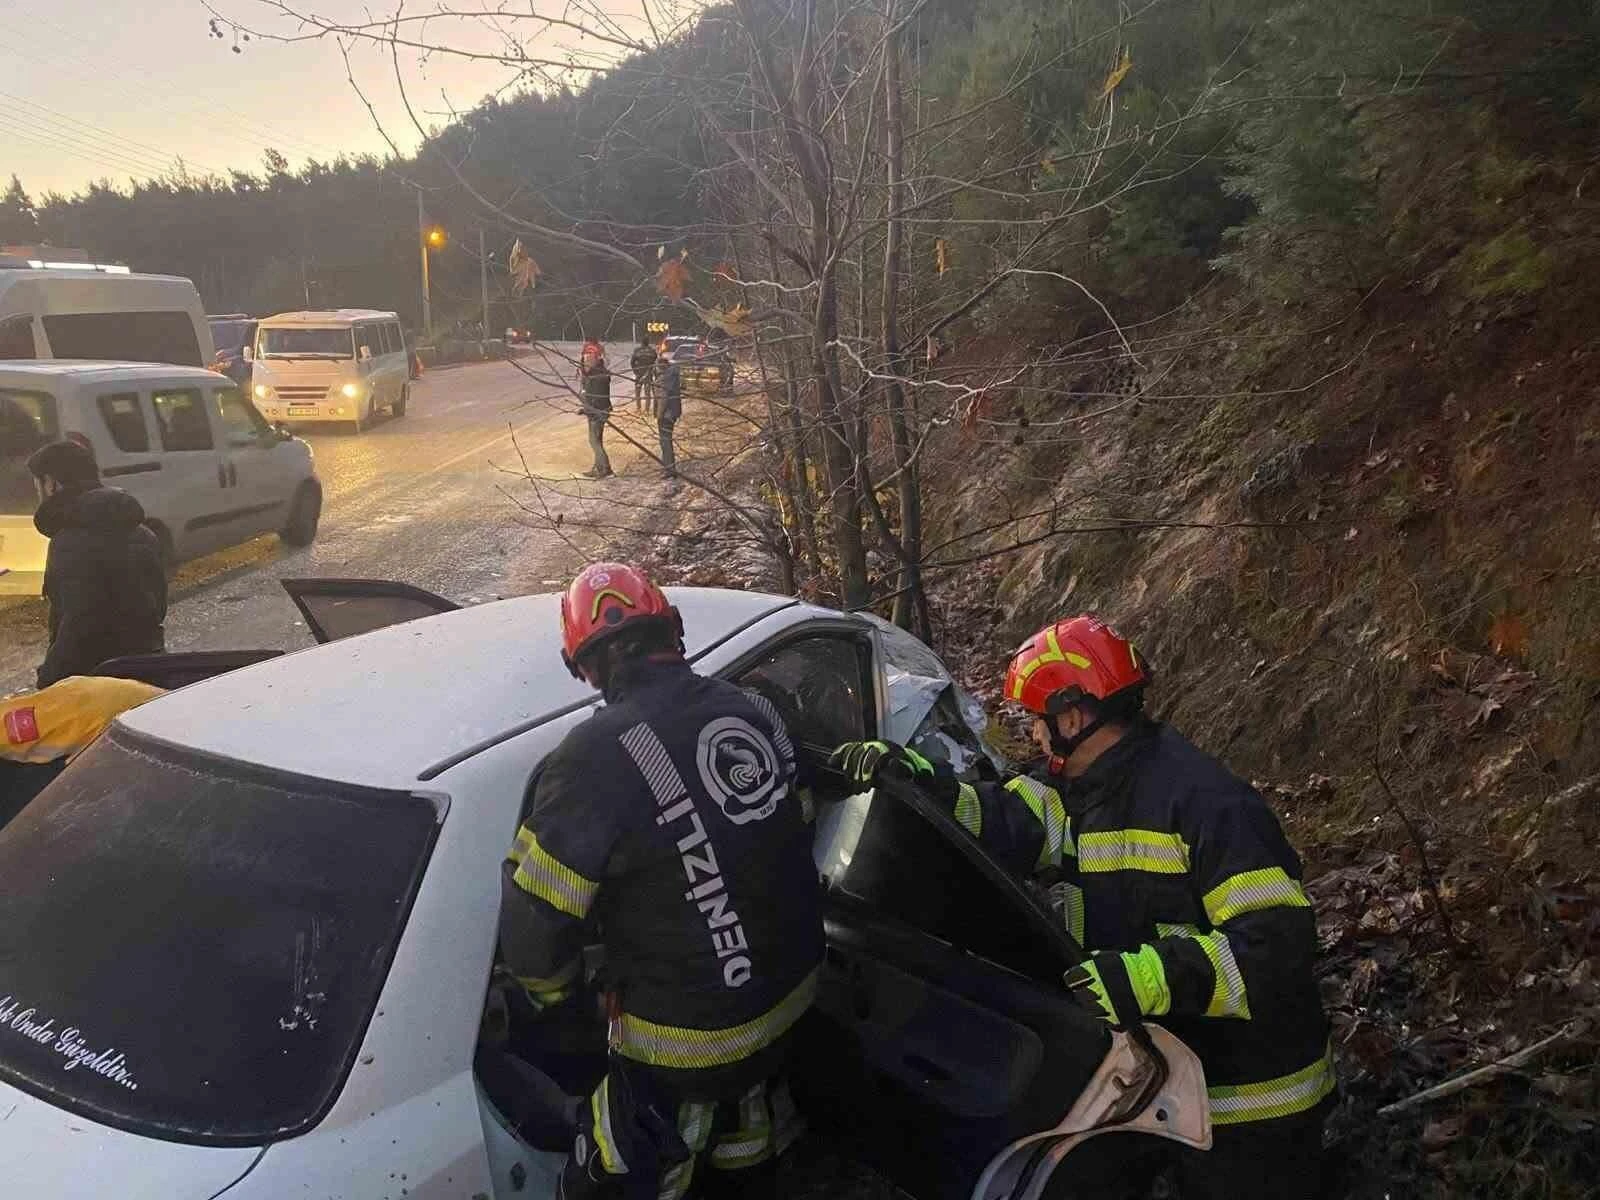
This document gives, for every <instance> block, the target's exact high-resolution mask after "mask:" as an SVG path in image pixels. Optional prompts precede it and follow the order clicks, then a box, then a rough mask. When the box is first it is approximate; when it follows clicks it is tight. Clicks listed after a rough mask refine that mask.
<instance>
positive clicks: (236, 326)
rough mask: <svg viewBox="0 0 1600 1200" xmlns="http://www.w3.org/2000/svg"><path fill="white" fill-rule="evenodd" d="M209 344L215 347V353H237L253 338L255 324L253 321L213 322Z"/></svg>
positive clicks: (225, 320) (224, 320)
mask: <svg viewBox="0 0 1600 1200" xmlns="http://www.w3.org/2000/svg"><path fill="white" fill-rule="evenodd" d="M210 324H211V343H212V345H213V346H215V347H216V350H217V353H218V354H222V353H224V352H226V353H229V354H234V353H237V352H238V351H239V350H241V349H242V348H243V347H245V346H247V345H249V344H250V342H251V340H252V339H253V338H254V337H255V333H256V323H255V322H254V321H240V320H238V319H233V320H227V319H223V320H214V321H212V322H211V323H210Z"/></svg>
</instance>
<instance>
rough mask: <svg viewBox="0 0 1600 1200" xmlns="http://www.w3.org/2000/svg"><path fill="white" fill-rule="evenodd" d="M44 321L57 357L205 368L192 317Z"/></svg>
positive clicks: (115, 315) (60, 316)
mask: <svg viewBox="0 0 1600 1200" xmlns="http://www.w3.org/2000/svg"><path fill="white" fill-rule="evenodd" d="M40 319H41V320H42V321H43V322H44V335H45V337H46V338H48V339H49V340H50V353H51V355H52V356H53V357H55V358H95V359H113V360H117V361H120V362H154V363H177V364H179V365H180V366H185V367H200V366H204V365H205V364H204V363H202V362H201V361H200V341H199V339H198V338H197V337H196V336H195V331H194V321H193V319H192V318H191V317H190V316H189V314H188V313H186V312H104V313H55V314H53V315H50V316H45V317H42V318H40Z"/></svg>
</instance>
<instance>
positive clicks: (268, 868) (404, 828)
mask: <svg viewBox="0 0 1600 1200" xmlns="http://www.w3.org/2000/svg"><path fill="white" fill-rule="evenodd" d="M438 819H439V818H438V810H437V808H436V806H435V805H434V804H433V802H431V801H429V800H427V799H425V798H422V797H418V796H413V795H410V794H407V793H404V792H390V791H380V790H378V789H372V788H361V787H357V786H355V785H351V784H342V783H341V784H335V783H326V782H322V781H319V780H314V779H306V778H303V777H300V776H293V775H284V774H282V773H279V772H271V771H266V770H263V769H261V768H254V767H248V766H245V765H243V764H240V763H236V762H232V761H230V760H224V759H215V758H210V757H208V756H205V755H201V754H197V753H194V752H190V751H177V750H172V749H166V748H162V747H160V746H158V745H154V744H150V743H146V742H144V741H142V740H140V739H138V738H136V737H135V736H134V735H132V734H130V733H128V732H127V731H126V730H116V729H114V730H113V731H112V732H111V733H109V734H107V735H106V736H104V737H102V738H101V739H100V740H99V741H98V742H96V743H95V745H94V746H92V747H91V748H90V749H89V750H87V751H85V752H84V753H83V755H82V756H80V757H79V758H78V759H77V760H76V761H75V762H73V764H72V765H71V766H69V767H68V768H67V770H66V771H65V772H64V773H63V774H62V775H61V776H60V777H59V778H57V779H56V780H55V781H54V782H53V783H52V784H51V785H50V786H49V787H47V788H45V790H44V791H43V792H41V793H40V794H39V796H38V798H37V799H35V800H34V801H33V802H32V803H30V804H29V805H28V806H27V807H26V808H25V809H23V811H22V812H21V814H20V815H19V816H17V817H16V819H15V820H13V821H12V822H11V823H10V824H9V825H7V826H6V827H5V829H4V830H3V831H0V879H3V880H5V886H4V887H3V888H0V1014H4V1019H3V1020H0V1080H4V1081H5V1082H6V1083H9V1084H11V1085H13V1086H15V1087H18V1088H20V1089H22V1090H23V1091H27V1092H30V1093H32V1094H33V1095H35V1096H38V1097H40V1098H41V1099H44V1100H46V1101H47V1102H49V1103H51V1104H53V1105H55V1106H57V1107H59V1108H64V1109H67V1110H68V1111H71V1112H75V1113H79V1114H81V1115H83V1116H86V1117H89V1118H91V1119H93V1120H96V1121H100V1122H103V1123H105V1124H109V1125H113V1126H116V1127H119V1128H123V1129H128V1130H132V1131H133V1132H136V1133H142V1134H146V1135H153V1136H157V1137H161V1138H165V1139H168V1140H172V1141H179V1142H189V1143H196V1144H233V1145H259V1144H261V1143H264V1142H272V1141H277V1140H280V1139H284V1138H289V1137H293V1136H295V1135H297V1134H299V1133H301V1132H303V1131H304V1130H306V1129H308V1128H310V1127H311V1126H312V1125H314V1124H315V1123H316V1122H317V1121H318V1120H320V1119H321V1118H322V1115H323V1114H324V1113H325V1112H326V1111H327V1109H328V1108H329V1107H330V1106H331V1105H332V1103H333V1101H334V1099H335V1098H336V1097H337V1095H338V1092H339V1089H340V1087H341V1086H342V1084H343V1080H344V1077H345V1076H346V1074H347V1073H348V1072H349V1070H350V1066H351V1063H352V1061H353V1060H354V1057H355V1054H356V1051H357V1049H358V1048H359V1045H360V1041H361V1037H362V1034H363V1031H364V1030H365V1029H366V1027H367V1023H368V1021H369V1020H370V1019H371V1016H372V1012H373V1009H374V1007H375V1005H376V1003H377V999H378V995H379V993H380V991H381V990H382V987H383V982H384V979H385V977H386V976H387V974H388V970H389V963H390V960H391V958H392V956H393V953H394V949H395V946H396V944H397V943H398V941H399V939H400V935H401V932H402V930H403V929H404V927H405V922H406V919H407V916H408V914H409V911H410V906H411V901H412V899H413V897H414V896H415V894H416V890H417V887H418V885H419V883H420V882H421V879H422V875H423V871H424V869H425V866H426V863H427V860H428V855H429V853H430V851H431V849H432V845H433V839H434V834H435V831H436V829H437V827H438ZM86 831H92V834H87V833H86ZM353 847H359V854H358V855H355V856H353V854H352V848H353Z"/></svg>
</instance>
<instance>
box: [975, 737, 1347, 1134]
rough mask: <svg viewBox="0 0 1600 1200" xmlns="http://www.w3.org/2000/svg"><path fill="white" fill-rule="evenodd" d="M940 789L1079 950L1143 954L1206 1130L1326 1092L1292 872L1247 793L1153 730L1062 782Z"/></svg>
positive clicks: (1270, 821)
mask: <svg viewBox="0 0 1600 1200" xmlns="http://www.w3.org/2000/svg"><path fill="white" fill-rule="evenodd" d="M952 784H955V781H954V780H953V779H951V780H948V781H947V782H946V783H945V786H946V787H947V788H948V789H949V791H948V792H947V794H949V793H952V792H953V793H954V803H955V812H956V818H957V820H959V821H960V822H961V824H962V825H964V826H965V827H966V828H967V830H968V831H969V832H970V833H972V834H973V835H975V836H976V837H977V838H978V839H979V840H980V841H981V842H983V843H984V845H985V846H987V847H989V848H990V849H991V850H992V851H993V852H994V853H995V854H996V855H997V856H998V857H999V858H1000V859H1001V860H1002V861H1004V862H1005V863H1006V864H1007V865H1009V866H1010V867H1011V868H1012V869H1013V870H1015V871H1017V872H1018V873H1019V874H1027V873H1030V872H1033V873H1038V874H1040V875H1041V877H1042V879H1043V880H1046V881H1049V880H1055V881H1057V882H1056V883H1055V885H1054V886H1053V887H1052V889H1051V891H1052V895H1053V897H1055V898H1056V899H1057V901H1058V903H1059V905H1060V907H1061V908H1062V909H1063V910H1064V916H1065V919H1066V922H1067V926H1068V930H1069V932H1070V933H1071V934H1072V936H1073V937H1074V938H1075V939H1076V940H1077V941H1078V943H1079V944H1080V945H1081V946H1083V948H1084V949H1085V950H1088V951H1090V952H1095V951H1136V950H1139V949H1140V948H1141V947H1142V946H1152V947H1154V949H1155V951H1156V953H1157V955H1158V956H1159V958H1160V962H1161V967H1162V971H1163V973H1164V975H1165V980H1164V982H1165V988H1166V991H1167V994H1168V995H1169V996H1170V1002H1169V1004H1168V1007H1167V1009H1166V1011H1165V1012H1164V1013H1163V1014H1162V1015H1159V1016H1156V1017H1155V1019H1156V1020H1158V1021H1159V1023H1160V1024H1162V1025H1165V1026H1166V1027H1167V1028H1169V1029H1170V1030H1171V1031H1172V1032H1173V1033H1174V1034H1176V1035H1177V1036H1178V1037H1180V1038H1181V1039H1183V1041H1184V1042H1186V1043H1187V1044H1188V1045H1189V1046H1190V1047H1191V1048H1192V1049H1193V1050H1194V1051H1195V1053H1196V1054H1198V1055H1199V1056H1200V1060H1201V1062H1202V1063H1203V1064H1204V1066H1205V1072H1206V1082H1207V1086H1208V1089H1209V1092H1210V1099H1211V1115H1212V1120H1213V1121H1214V1122H1215V1123H1217V1124H1233V1125H1237V1124H1243V1123H1246V1122H1254V1121H1264V1120H1270V1119H1273V1118H1277V1117H1286V1116H1290V1115H1292V1114H1294V1113H1299V1112H1305V1111H1307V1110H1309V1109H1312V1108H1314V1107H1316V1106H1317V1105H1318V1104H1319V1103H1321V1101H1322V1100H1323V1099H1324V1098H1325V1097H1326V1096H1327V1095H1328V1094H1329V1093H1330V1092H1331V1091H1332V1090H1333V1087H1334V1074H1333V1064H1332V1060H1331V1059H1330V1057H1329V1054H1328V1025H1327V1020H1326V1017H1325V1016H1324V1014H1323V1011H1322V1002H1321V997H1320V995H1319V993H1318V990H1317V984H1316V979H1315V976H1314V973H1313V959H1314V956H1315V951H1316V942H1317V935H1316V921H1315V918H1314V916H1313V913H1312V911H1311V902H1310V901H1309V900H1308V899H1307V898H1306V894H1305V891H1304V890H1303V889H1302V887H1301V867H1300V860H1299V857H1298V856H1297V855H1296V854H1295V852H1294V850H1293V849H1292V848H1291V847H1290V845H1289V843H1288V841H1287V840H1286V839H1285V838H1284V836H1283V831H1282V829H1280V828H1279V826H1278V822H1277V820H1276V818H1274V816H1273V815H1272V812H1271V810H1270V809H1269V808H1268V807H1267V805H1266V802H1265V801H1263V800H1262V799H1261V797H1260V796H1259V795H1258V794H1257V793H1256V791H1255V790H1254V789H1253V788H1251V787H1250V786H1249V785H1248V784H1246V783H1245V782H1243V781H1242V780H1240V779H1238V778H1236V777H1235V776H1233V775H1232V774H1230V773H1229V772H1228V771H1227V769H1226V768H1224V767H1223V766H1222V765H1221V764H1220V763H1218V762H1217V761H1216V760H1215V759H1212V758H1210V757H1209V756H1207V755H1205V754H1203V753H1202V752H1201V751H1199V750H1198V749H1196V748H1195V747H1194V746H1193V745H1191V744H1190V743H1189V742H1188V741H1186V740H1185V739H1184V738H1183V737H1182V736H1181V735H1180V734H1179V733H1178V732H1177V731H1176V730H1174V729H1172V728H1170V727H1168V726H1165V725H1160V724H1156V723H1154V722H1142V723H1141V724H1140V725H1139V726H1137V727H1136V728H1135V729H1134V730H1132V731H1131V732H1130V733H1129V734H1128V735H1127V736H1125V737H1124V738H1123V739H1122V740H1121V741H1120V742H1118V743H1117V744H1116V745H1114V746H1113V747H1112V748H1111V749H1110V750H1108V751H1107V752H1106V753H1104V754H1103V755H1101V756H1100V758H1098V759H1096V760H1095V762H1094V763H1093V765H1091V766H1090V768H1089V770H1088V772H1087V773H1086V774H1085V775H1084V776H1082V777H1081V778H1079V779H1075V780H1072V781H1070V784H1069V782H1068V781H1067V780H1065V779H1062V778H1058V777H1056V776H1049V777H1048V778H1045V779H1035V778H1031V777H1029V776H1025V775H1024V776H1017V777H1015V778H1013V779H1011V780H1009V781H1007V782H1006V783H1004V784H1003V785H1002V784H988V783H985V784H978V785H969V784H955V786H953V787H952V786H950V785H952ZM1063 796H1065V799H1064V800H1063Z"/></svg>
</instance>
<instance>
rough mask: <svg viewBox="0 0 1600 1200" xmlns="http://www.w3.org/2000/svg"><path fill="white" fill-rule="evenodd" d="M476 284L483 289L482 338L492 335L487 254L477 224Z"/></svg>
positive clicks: (480, 230)
mask: <svg viewBox="0 0 1600 1200" xmlns="http://www.w3.org/2000/svg"><path fill="white" fill-rule="evenodd" d="M478 285H479V286H480V287H481V288H482V289H483V340H484V341H486V342H487V341H488V340H489V339H490V338H492V337H493V336H494V331H493V330H491V329H490V328H489V256H488V255H487V254H485V253H484V249H483V226H481V225H480V226H478Z"/></svg>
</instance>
